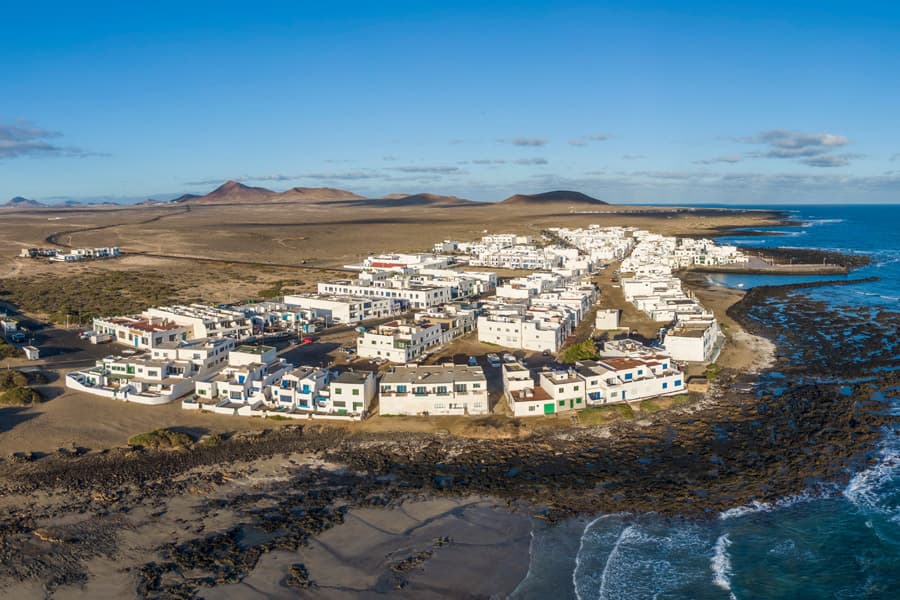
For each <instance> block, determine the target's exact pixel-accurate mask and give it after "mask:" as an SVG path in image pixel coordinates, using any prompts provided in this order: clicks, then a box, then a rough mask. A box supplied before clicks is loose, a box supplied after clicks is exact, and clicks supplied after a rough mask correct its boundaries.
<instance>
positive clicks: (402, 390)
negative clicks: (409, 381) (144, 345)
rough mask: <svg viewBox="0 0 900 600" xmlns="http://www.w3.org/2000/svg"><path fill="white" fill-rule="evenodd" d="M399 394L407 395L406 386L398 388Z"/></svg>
mask: <svg viewBox="0 0 900 600" xmlns="http://www.w3.org/2000/svg"><path fill="white" fill-rule="evenodd" d="M397 393H398V394H405V393H406V386H405V385H398V386H397Z"/></svg>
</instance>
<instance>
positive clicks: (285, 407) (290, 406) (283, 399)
mask: <svg viewBox="0 0 900 600" xmlns="http://www.w3.org/2000/svg"><path fill="white" fill-rule="evenodd" d="M269 388H270V392H269V396H270V397H271V399H272V402H273V403H274V404H275V406H276V411H285V412H293V413H297V412H299V413H311V414H337V415H354V416H359V415H364V414H366V413H368V411H369V410H370V409H371V405H372V401H373V400H374V398H375V392H376V390H377V385H376V380H375V374H374V373H372V372H369V371H346V372H344V373H336V372H334V371H330V370H328V369H322V368H318V367H298V368H296V369H294V370H292V371H290V372H289V373H286V374H285V375H284V376H283V377H281V379H280V380H278V381H276V382H274V383H272V384H271V385H270V386H269Z"/></svg>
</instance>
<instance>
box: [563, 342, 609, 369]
mask: <svg viewBox="0 0 900 600" xmlns="http://www.w3.org/2000/svg"><path fill="white" fill-rule="evenodd" d="M597 356H599V354H598V353H597V346H596V345H595V344H594V342H593V340H584V341H583V342H578V343H577V344H572V345H571V346H569V347H568V348H566V349H565V350H563V353H562V354H561V355H560V357H559V360H560V361H561V362H564V363H567V364H572V363H575V362H578V361H579V360H593V359H595V358H597Z"/></svg>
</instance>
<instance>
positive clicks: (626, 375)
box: [625, 373, 632, 381]
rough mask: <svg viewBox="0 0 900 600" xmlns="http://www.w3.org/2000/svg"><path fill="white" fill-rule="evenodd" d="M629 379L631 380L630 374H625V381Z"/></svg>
mask: <svg viewBox="0 0 900 600" xmlns="http://www.w3.org/2000/svg"><path fill="white" fill-rule="evenodd" d="M631 378H632V374H631V373H625V380H626V381H627V380H629V379H631Z"/></svg>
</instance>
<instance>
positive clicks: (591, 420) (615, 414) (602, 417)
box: [577, 404, 634, 425]
mask: <svg viewBox="0 0 900 600" xmlns="http://www.w3.org/2000/svg"><path fill="white" fill-rule="evenodd" d="M577 416H578V424H579V425H603V424H605V423H609V422H611V421H617V420H619V419H633V418H634V411H633V410H631V407H630V406H628V405H627V404H611V405H609V406H592V407H590V408H585V409H584V410H580V411H578V413H577Z"/></svg>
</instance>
